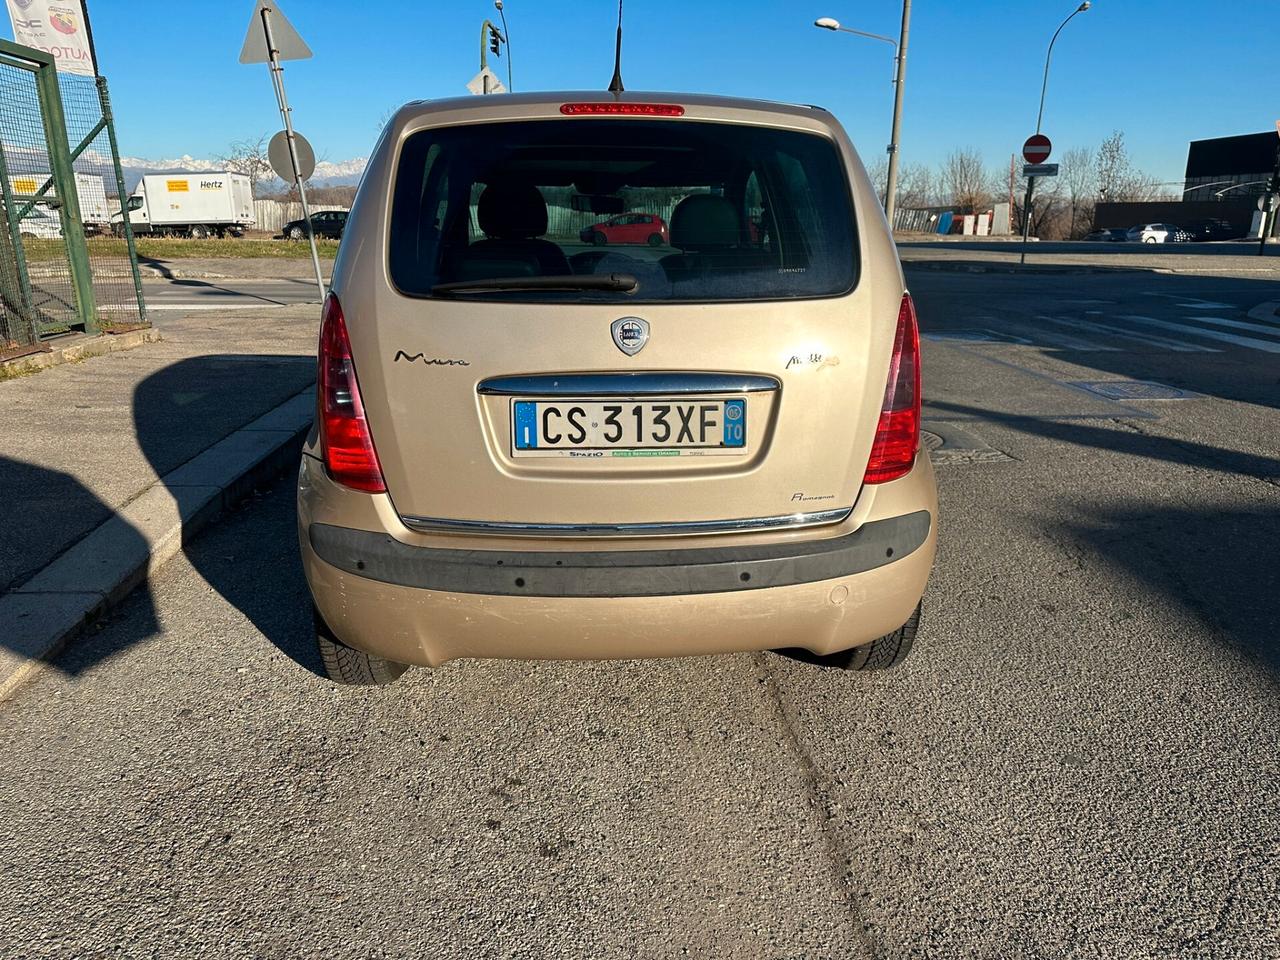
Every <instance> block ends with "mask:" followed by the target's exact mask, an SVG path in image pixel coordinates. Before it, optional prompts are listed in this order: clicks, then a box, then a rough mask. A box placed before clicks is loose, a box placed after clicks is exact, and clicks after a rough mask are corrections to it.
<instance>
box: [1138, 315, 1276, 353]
mask: <svg viewBox="0 0 1280 960" xmlns="http://www.w3.org/2000/svg"><path fill="white" fill-rule="evenodd" d="M1124 319H1125V320H1136V321H1137V322H1138V323H1149V324H1151V325H1152V326H1155V327H1162V328H1164V329H1165V330H1176V331H1177V332H1178V333H1187V334H1191V335H1192V336H1196V337H1208V338H1209V339H1210V340H1221V341H1222V342H1223V343H1234V344H1236V345H1237V346H1240V347H1248V348H1249V349H1250V350H1261V351H1263V352H1264V353H1280V342H1277V341H1275V340H1255V339H1254V338H1253V337H1238V336H1236V335H1235V334H1234V333H1224V332H1223V331H1221V330H1205V329H1204V328H1202V327H1191V326H1188V325H1187V324H1185V323H1170V322H1169V321H1168V320H1157V319H1156V318H1155V317H1136V316H1126V317H1124ZM1200 319H1204V318H1203V317H1201V318H1200Z"/></svg>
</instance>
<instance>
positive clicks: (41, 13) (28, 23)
mask: <svg viewBox="0 0 1280 960" xmlns="http://www.w3.org/2000/svg"><path fill="white" fill-rule="evenodd" d="M5 2H6V3H7V4H8V7H9V20H10V21H11V22H12V23H13V39H14V40H16V41H17V42H18V43H21V44H23V45H24V46H27V47H35V48H36V49H37V50H43V51H44V52H45V53H47V54H49V55H50V56H52V57H53V60H54V63H55V64H56V65H57V68H58V72H59V73H78V74H81V75H82V76H86V77H92V76H94V75H95V74H96V73H97V69H96V67H95V66H94V62H93V52H92V50H91V49H90V47H89V28H88V23H87V21H86V20H85V15H84V4H83V3H81V2H80V0H5Z"/></svg>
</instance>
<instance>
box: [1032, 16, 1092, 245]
mask: <svg viewBox="0 0 1280 960" xmlns="http://www.w3.org/2000/svg"><path fill="white" fill-rule="evenodd" d="M1088 9H1089V3H1088V2H1087V0H1086V2H1085V3H1082V4H1080V6H1078V7H1076V8H1075V9H1074V10H1072V11H1071V15H1070V16H1068V17H1067V19H1065V20H1063V21H1062V22H1061V23H1060V24H1058V29H1057V30H1055V31H1053V38H1052V39H1050V41H1049V49H1048V51H1047V52H1046V53H1045V55H1044V80H1043V82H1041V84H1040V110H1039V111H1038V112H1037V113H1036V133H1039V132H1040V124H1041V122H1042V121H1043V120H1044V95H1045V92H1046V91H1047V90H1048V89H1049V60H1050V59H1051V58H1052V57H1053V45H1054V44H1055V43H1057V42H1058V34H1060V33H1061V32H1062V28H1063V27H1065V26H1066V25H1067V24H1068V23H1070V22H1071V18H1072V17H1074V16H1075V15H1076V14H1077V13H1084V11H1086V10H1088ZM1035 185H1036V178H1035V177H1027V198H1026V200H1025V201H1024V202H1023V205H1022V253H1021V255H1020V256H1019V257H1018V263H1020V264H1025V263H1026V262H1027V238H1028V236H1029V234H1030V232H1031V195H1032V193H1033V192H1034V191H1035Z"/></svg>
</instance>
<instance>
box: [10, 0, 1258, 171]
mask: <svg viewBox="0 0 1280 960" xmlns="http://www.w3.org/2000/svg"><path fill="white" fill-rule="evenodd" d="M253 6H254V4H253V0H217V2H213V0H210V2H196V0H176V2H175V0H165V2H160V0H90V3H89V8H90V13H91V15H92V17H93V25H94V34H95V40H96V42H97V47H98V57H99V61H100V68H101V70H102V72H103V73H104V74H105V75H106V76H107V77H108V78H109V80H110V82H111V88H112V94H113V99H114V102H115V107H116V115H117V119H118V124H119V132H120V143H121V149H122V151H123V152H124V153H126V154H131V155H134V156H146V157H151V158H158V157H173V156H179V155H182V154H191V155H193V156H197V157H209V156H212V155H216V154H217V153H219V152H220V151H222V150H223V149H224V148H225V146H226V145H227V143H228V142H229V141H231V140H234V139H237V138H239V137H243V136H246V135H249V134H256V133H262V132H272V131H274V130H276V129H277V128H278V127H279V117H278V114H276V112H275V109H274V100H273V98H272V94H271V87H270V82H269V79H268V76H267V70H266V67H263V66H243V65H241V64H240V63H239V62H238V61H237V57H238V56H239V52H240V45H241V42H242V40H243V38H244V32H245V29H246V27H247V25H248V21H249V18H250V15H251V13H252V10H253ZM281 6H282V9H283V10H284V12H285V13H286V14H287V15H288V17H289V18H290V20H291V21H292V22H293V23H294V25H295V26H296V27H297V29H298V30H299V32H300V33H301V34H302V36H303V37H304V38H305V39H306V40H307V42H308V43H309V44H310V45H311V47H312V49H313V50H314V51H315V57H314V58H313V59H311V60H307V61H298V62H293V63H289V64H287V65H286V70H285V80H286V83H287V85H288V89H289V93H290V98H291V100H292V101H293V105H294V116H295V121H296V125H297V128H298V129H299V130H301V131H302V132H303V133H305V134H306V135H307V136H308V137H309V138H310V139H311V141H312V143H313V144H314V145H315V147H316V152H317V154H319V155H321V156H323V157H325V158H327V159H329V160H334V161H338V160H345V159H349V158H351V157H354V156H360V155H364V154H367V153H368V152H369V150H370V148H371V147H372V144H373V141H374V139H375V138H376V136H377V121H378V118H379V117H380V116H381V115H382V114H383V113H384V112H385V111H387V110H388V109H389V108H391V107H393V106H397V105H399V104H400V103H402V102H404V101H406V100H411V99H418V98H432V97H441V96H454V95H460V94H463V93H465V91H464V89H463V84H465V83H466V81H467V80H468V79H470V78H471V76H472V75H473V74H474V73H475V72H476V69H477V67H478V48H479V25H480V22H481V20H483V19H484V18H485V17H487V16H496V15H495V14H494V12H493V5H492V3H491V2H489V0H450V2H417V3H412V2H393V0H382V2H374V0H366V2H363V3H359V2H351V0H348V2H335V0H281ZM506 7H507V10H506V12H507V18H508V22H509V23H510V26H511V31H512V42H513V48H514V52H515V62H514V67H515V85H516V88H517V89H518V90H533V89H575V88H576V89H582V88H603V87H604V86H605V85H606V84H607V82H608V79H609V75H610V73H611V70H612V57H613V22H614V21H613V18H614V15H615V12H616V4H614V3H613V2H612V0H573V2H570V0H507V3H506ZM1072 9H1073V0H1021V2H1012V0H915V4H914V8H913V17H912V24H911V40H910V47H909V56H908V61H907V83H906V88H905V89H906V103H905V108H904V114H903V137H902V140H903V144H902V154H903V162H904V163H913V162H924V163H928V164H936V163H937V162H938V161H940V160H941V159H942V157H944V156H945V155H946V153H947V152H948V151H949V150H951V149H952V148H954V147H956V146H971V147H976V148H978V149H979V150H981V151H982V153H983V154H984V155H985V156H986V158H987V160H988V163H989V165H990V166H992V167H993V168H995V167H999V166H1001V165H1003V164H1007V163H1008V157H1009V154H1010V152H1011V151H1014V150H1017V149H1018V148H1019V147H1020V146H1021V143H1022V141H1023V139H1025V137H1026V136H1027V135H1028V134H1030V133H1031V132H1033V130H1034V127H1035V113H1036V105H1037V101H1038V98H1039V92H1040V77H1041V70H1042V67H1043V63H1044V51H1045V46H1046V44H1047V43H1048V40H1049V37H1050V36H1051V35H1052V33H1053V30H1054V29H1055V28H1056V27H1057V25H1058V23H1060V22H1061V20H1062V19H1063V18H1064V17H1065V16H1066V15H1067V14H1068V13H1070V12H1071V10H1072ZM1276 9H1277V7H1276V0H1230V2H1228V3H1218V4H1205V3H1203V2H1198V0H1195V2H1193V0H1096V2H1095V3H1094V5H1093V9H1091V10H1089V11H1088V12H1086V13H1083V14H1081V15H1080V16H1078V17H1076V18H1075V19H1074V20H1073V21H1072V22H1071V23H1070V24H1069V25H1068V27H1067V28H1066V29H1065V30H1064V31H1063V32H1062V36H1061V37H1060V38H1059V40H1058V43H1057V46H1056V48H1055V50H1054V62H1053V69H1052V73H1051V75H1050V81H1049V96H1048V101H1047V105H1046V108H1045V123H1044V129H1045V132H1046V133H1048V134H1049V135H1050V136H1051V137H1052V139H1053V141H1054V146H1055V154H1057V155H1058V156H1059V157H1060V155H1061V151H1062V150H1063V149H1065V148H1067V147H1070V146H1074V145H1089V146H1094V145H1096V144H1097V143H1098V142H1099V141H1100V140H1101V139H1102V138H1103V137H1105V136H1106V135H1107V134H1109V133H1110V132H1111V131H1112V130H1113V129H1120V130H1123V131H1124V132H1125V138H1126V141H1127V142H1128V144H1129V146H1130V150H1131V153H1132V155H1133V157H1134V159H1135V160H1136V162H1137V163H1138V165H1139V166H1141V167H1143V168H1144V169H1146V170H1147V171H1148V172H1149V173H1152V174H1155V175H1156V176H1158V177H1159V179H1161V180H1176V179H1178V178H1179V177H1180V176H1181V173H1182V170H1183V165H1184V163H1185V159H1186V145H1187V141H1188V140H1190V139H1200V138H1204V137H1213V136H1222V135H1229V134H1236V133H1252V132H1257V131H1261V130H1268V129H1272V126H1273V124H1274V122H1275V120H1276V119H1277V118H1278V117H1280V95H1277V89H1278V88H1277V84H1276V82H1275V79H1274V78H1275V71H1276V64H1275V54H1274V47H1275V43H1274V39H1275V29H1276V27H1275V18H1274V15H1275V12H1276ZM900 11H901V6H900V2H899V0H803V2H799V3H797V2H794V0H773V2H763V0H757V2H751V0H739V2H728V0H700V2H691V0H684V2H674V0H627V3H626V23H625V44H624V53H625V56H624V63H623V67H624V69H623V76H624V79H625V81H626V84H627V87H628V89H632V90H643V89H651V90H693V91H699V92H712V93H725V94H733V95H741V96H750V97H761V98H766V99H775V100H789V101H797V102H802V103H816V104H820V105H823V106H825V107H827V108H828V109H830V110H832V111H833V112H834V113H835V114H836V115H837V116H838V117H839V118H840V119H841V121H842V122H843V123H844V124H845V126H846V127H847V128H848V129H849V131H850V133H851V135H852V136H853V138H854V141H855V143H857V144H858V145H859V148H860V150H861V152H862V154H863V156H864V158H866V159H867V162H868V163H870V162H871V161H872V160H873V159H874V158H875V156H876V155H877V154H878V153H879V152H880V151H882V150H883V149H884V145H885V144H886V143H887V142H888V136H889V120H890V113H891V108H892V95H893V92H892V84H891V83H890V80H891V77H892V48H891V47H889V45H887V44H882V43H878V42H875V41H872V40H864V39H860V38H856V37H852V36H848V35H845V34H833V33H830V32H828V31H825V30H818V29H816V28H814V27H813V26H812V25H811V24H812V21H813V20H814V19H815V18H816V17H819V16H834V17H836V18H838V19H840V20H841V21H842V22H843V23H844V24H845V25H847V26H852V27H857V28H859V29H862V30H868V31H871V32H874V33H884V34H891V35H895V36H896V34H897V30H898V22H899V17H900ZM6 27H7V23H6ZM499 69H501V70H502V71H503V74H504V76H505V69H506V62H505V57H504V58H503V60H501V61H499Z"/></svg>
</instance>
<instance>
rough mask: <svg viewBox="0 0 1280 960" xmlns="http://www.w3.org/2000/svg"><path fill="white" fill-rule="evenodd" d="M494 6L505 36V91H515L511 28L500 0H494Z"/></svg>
mask: <svg viewBox="0 0 1280 960" xmlns="http://www.w3.org/2000/svg"><path fill="white" fill-rule="evenodd" d="M494 6H495V7H497V8H498V16H500V17H501V18H502V35H503V36H504V37H506V38H507V93H515V92H516V85H515V83H514V82H513V81H512V79H511V30H510V28H508V27H507V13H506V11H505V10H503V9H502V0H496V2H495V3H494Z"/></svg>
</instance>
